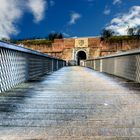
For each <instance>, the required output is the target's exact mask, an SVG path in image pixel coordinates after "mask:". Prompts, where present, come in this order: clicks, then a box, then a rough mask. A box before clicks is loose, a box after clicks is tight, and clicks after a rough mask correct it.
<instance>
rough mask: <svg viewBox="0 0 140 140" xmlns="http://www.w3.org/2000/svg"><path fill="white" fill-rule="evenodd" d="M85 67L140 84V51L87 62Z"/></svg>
mask: <svg viewBox="0 0 140 140" xmlns="http://www.w3.org/2000/svg"><path fill="white" fill-rule="evenodd" d="M84 65H85V66H86V67H89V68H92V69H94V70H97V71H100V72H105V73H108V74H112V75H115V76H119V77H123V78H126V79H129V80H133V81H136V82H139V83H140V50H134V51H129V52H126V53H120V54H116V55H110V56H107V57H100V58H97V59H90V60H86V61H85V64H84Z"/></svg>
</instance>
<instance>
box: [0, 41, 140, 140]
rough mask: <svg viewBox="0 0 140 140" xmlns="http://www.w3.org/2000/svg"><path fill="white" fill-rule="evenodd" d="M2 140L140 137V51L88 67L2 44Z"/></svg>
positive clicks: (91, 62) (96, 61) (89, 62)
mask: <svg viewBox="0 0 140 140" xmlns="http://www.w3.org/2000/svg"><path fill="white" fill-rule="evenodd" d="M0 46H1V47H0V56H1V60H0V62H1V73H0V75H1V81H0V89H1V90H0V91H1V93H0V139H8V140H9V139H13V140H15V139H16V140H17V139H39V140H40V139H47V140H72V139H73V140H93V139H95V140H98V139H123V140H128V139H139V138H140V123H139V122H140V111H139V107H140V96H139V93H140V83H139V75H140V71H139V62H140V61H139V56H140V55H139V54H140V53H139V51H138V50H136V51H133V52H128V53H122V54H117V55H112V56H109V57H102V58H97V59H91V60H86V61H85V63H84V66H85V67H79V66H74V67H65V65H66V62H65V61H64V60H60V59H57V58H54V57H51V56H48V55H44V54H42V53H39V52H36V51H32V50H30V49H25V48H18V46H14V45H10V44H6V43H3V42H1V43H0Z"/></svg>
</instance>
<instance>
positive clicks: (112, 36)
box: [101, 27, 140, 43]
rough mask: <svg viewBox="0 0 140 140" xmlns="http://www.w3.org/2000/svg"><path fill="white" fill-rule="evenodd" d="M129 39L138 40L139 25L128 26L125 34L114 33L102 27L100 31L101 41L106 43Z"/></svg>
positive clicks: (139, 35) (139, 34)
mask: <svg viewBox="0 0 140 140" xmlns="http://www.w3.org/2000/svg"><path fill="white" fill-rule="evenodd" d="M130 40H140V27H137V28H136V27H135V28H128V30H127V35H123V36H121V35H116V33H115V32H114V31H113V30H110V29H103V30H102V32H101V41H105V42H108V43H115V42H122V41H130Z"/></svg>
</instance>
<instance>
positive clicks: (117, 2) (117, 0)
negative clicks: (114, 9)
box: [113, 0, 122, 5]
mask: <svg viewBox="0 0 140 140" xmlns="http://www.w3.org/2000/svg"><path fill="white" fill-rule="evenodd" d="M121 3H122V0H113V4H114V5H115V4H121Z"/></svg>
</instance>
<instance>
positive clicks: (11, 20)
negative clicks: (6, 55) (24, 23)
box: [0, 0, 22, 38]
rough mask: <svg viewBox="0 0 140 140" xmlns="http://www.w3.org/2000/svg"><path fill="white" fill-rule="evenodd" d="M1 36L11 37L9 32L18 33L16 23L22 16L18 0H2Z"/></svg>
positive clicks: (0, 14)
mask: <svg viewBox="0 0 140 140" xmlns="http://www.w3.org/2000/svg"><path fill="white" fill-rule="evenodd" d="M0 3H1V4H0V38H6V37H9V34H17V33H18V31H17V29H16V27H15V23H16V22H17V21H18V20H19V19H20V17H21V16H22V11H21V9H20V8H19V4H20V3H19V1H18V0H0Z"/></svg>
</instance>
